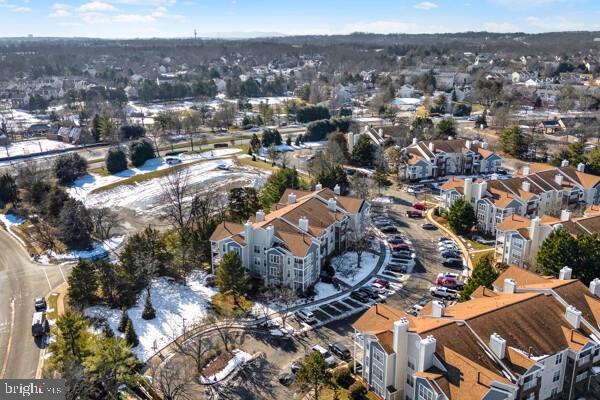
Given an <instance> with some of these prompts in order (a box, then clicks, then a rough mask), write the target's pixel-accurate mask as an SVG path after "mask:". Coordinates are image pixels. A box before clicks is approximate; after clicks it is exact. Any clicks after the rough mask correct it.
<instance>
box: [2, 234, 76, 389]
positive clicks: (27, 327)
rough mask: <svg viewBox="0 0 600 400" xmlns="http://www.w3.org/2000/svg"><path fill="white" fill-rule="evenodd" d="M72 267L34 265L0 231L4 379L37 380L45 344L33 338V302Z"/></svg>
mask: <svg viewBox="0 0 600 400" xmlns="http://www.w3.org/2000/svg"><path fill="white" fill-rule="evenodd" d="M70 270H71V268H70V267H68V266H58V265H39V264H36V263H34V262H32V261H31V260H30V258H29V255H28V254H27V252H26V251H25V250H24V248H23V247H22V246H21V244H20V243H19V242H17V240H16V239H14V238H13V237H12V236H11V235H10V234H9V233H7V232H6V231H4V230H2V229H0V378H34V377H35V376H36V372H37V370H38V366H39V359H40V352H41V347H43V346H44V345H43V344H40V343H36V341H34V338H33V337H32V336H31V320H32V314H33V311H34V307H33V299H34V298H35V297H44V296H46V295H47V294H48V293H49V292H50V291H51V290H52V289H54V288H56V287H57V286H58V285H60V284H61V283H63V282H64V279H65V278H66V277H67V276H68V274H69V273H70Z"/></svg>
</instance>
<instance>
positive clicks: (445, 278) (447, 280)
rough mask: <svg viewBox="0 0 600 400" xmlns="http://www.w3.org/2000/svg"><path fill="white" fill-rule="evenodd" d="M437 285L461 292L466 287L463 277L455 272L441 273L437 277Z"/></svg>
mask: <svg viewBox="0 0 600 400" xmlns="http://www.w3.org/2000/svg"><path fill="white" fill-rule="evenodd" d="M435 283H436V285H438V286H444V287H447V288H450V289H459V290H460V289H462V288H463V286H464V282H463V280H462V277H461V276H460V275H458V274H455V273H453V272H440V273H439V274H438V275H437V278H436V281H435Z"/></svg>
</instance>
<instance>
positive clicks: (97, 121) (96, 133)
mask: <svg viewBox="0 0 600 400" xmlns="http://www.w3.org/2000/svg"><path fill="white" fill-rule="evenodd" d="M101 119H102V117H100V115H98V114H96V115H94V118H93V119H92V128H91V132H92V136H93V137H94V140H95V141H96V143H97V142H99V141H100V125H101Z"/></svg>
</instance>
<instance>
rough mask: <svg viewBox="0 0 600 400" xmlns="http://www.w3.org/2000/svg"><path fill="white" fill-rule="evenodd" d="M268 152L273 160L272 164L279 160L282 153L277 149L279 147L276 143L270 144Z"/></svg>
mask: <svg viewBox="0 0 600 400" xmlns="http://www.w3.org/2000/svg"><path fill="white" fill-rule="evenodd" d="M267 154H268V156H269V159H270V160H271V164H272V165H275V164H277V160H278V159H279V158H280V156H281V154H280V153H279V152H278V151H277V148H276V147H275V145H274V144H272V145H271V146H269V148H268V149H267Z"/></svg>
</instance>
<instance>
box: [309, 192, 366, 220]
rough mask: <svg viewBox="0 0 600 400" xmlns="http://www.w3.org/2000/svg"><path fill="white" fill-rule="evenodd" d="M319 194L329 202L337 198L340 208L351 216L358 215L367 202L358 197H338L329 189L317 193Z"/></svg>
mask: <svg viewBox="0 0 600 400" xmlns="http://www.w3.org/2000/svg"><path fill="white" fill-rule="evenodd" d="M317 194H318V195H319V196H321V197H323V198H324V199H325V200H329V199H330V198H332V197H335V199H336V201H337V204H338V206H340V207H342V208H343V209H344V210H346V211H347V212H349V213H351V214H356V213H358V212H359V211H360V208H361V207H362V205H363V204H364V202H365V201H364V200H363V199H359V198H357V197H351V196H338V195H336V194H335V193H334V192H333V190H331V189H329V188H325V189H323V190H321V191H319V192H317Z"/></svg>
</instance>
